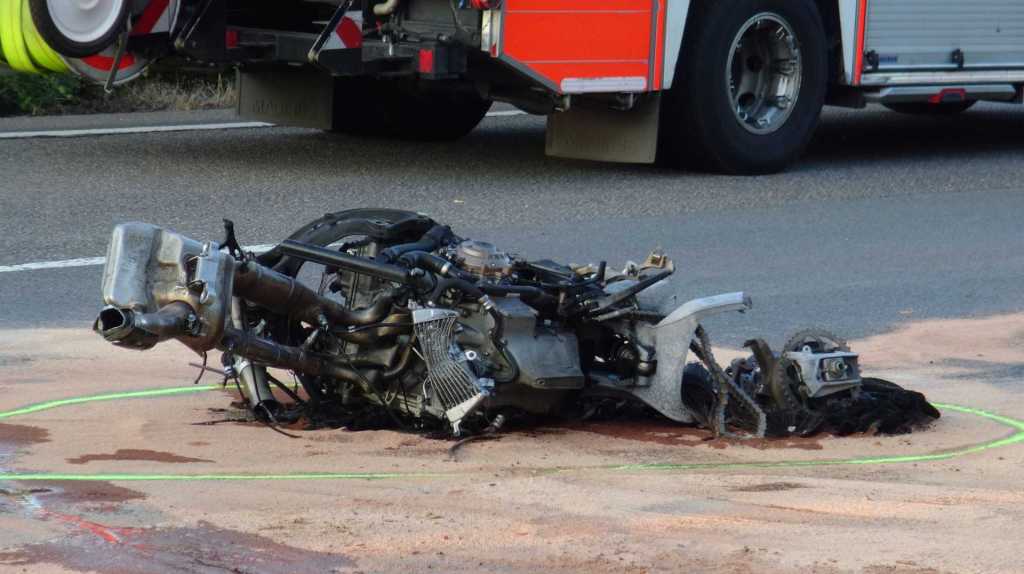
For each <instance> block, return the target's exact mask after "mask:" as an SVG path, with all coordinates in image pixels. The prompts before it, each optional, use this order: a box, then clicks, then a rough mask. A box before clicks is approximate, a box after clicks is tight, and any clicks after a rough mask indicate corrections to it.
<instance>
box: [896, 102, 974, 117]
mask: <svg viewBox="0 0 1024 574" xmlns="http://www.w3.org/2000/svg"><path fill="white" fill-rule="evenodd" d="M976 103H978V101H977V100H964V101H962V102H942V103H939V104H932V103H929V102H901V103H896V104H882V105H883V106H885V107H887V108H889V109H890V110H892V111H894V112H899V113H901V114H910V115H915V116H955V115H957V114H961V113H963V112H966V111H967V110H969V109H971V108H972V107H973V106H974V104H976Z"/></svg>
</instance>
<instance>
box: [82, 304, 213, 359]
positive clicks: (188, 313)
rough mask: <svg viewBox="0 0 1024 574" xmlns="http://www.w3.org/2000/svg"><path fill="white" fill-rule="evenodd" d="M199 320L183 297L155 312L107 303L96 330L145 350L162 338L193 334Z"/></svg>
mask: <svg viewBox="0 0 1024 574" xmlns="http://www.w3.org/2000/svg"><path fill="white" fill-rule="evenodd" d="M196 321H197V318H196V314H195V311H193V310H192V307H189V306H188V304H187V303H183V302H181V301H176V302H174V303H169V304H168V305H166V306H165V307H163V308H162V309H160V310H159V311H154V312H152V313H137V312H135V311H132V310H131V309H119V308H117V307H107V308H105V309H103V310H102V311H100V315H99V317H97V318H96V322H95V323H93V330H95V331H96V332H97V333H99V334H100V335H102V336H103V338H104V339H106V340H107V341H109V342H111V343H113V344H115V345H117V346H119V347H126V348H129V349H138V350H142V351H144V350H146V349H152V348H153V347H155V346H156V344H157V343H159V342H161V341H166V340H167V339H174V338H178V337H185V336H188V335H192V334H193V333H194V332H195V330H196V327H197V326H198V325H197V323H196Z"/></svg>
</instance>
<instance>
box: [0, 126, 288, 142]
mask: <svg viewBox="0 0 1024 574" xmlns="http://www.w3.org/2000/svg"><path fill="white" fill-rule="evenodd" d="M273 125H274V124H268V123H266V122H231V123H221V124H182V125H180V126H136V127H129V128H94V129H82V130H41V131H31V132H0V139H4V140H15V139H33V138H78V137H84V136H109V135H123V134H148V133H158V132H191V131H207V130H239V129H252V128H269V127H272V126H273Z"/></svg>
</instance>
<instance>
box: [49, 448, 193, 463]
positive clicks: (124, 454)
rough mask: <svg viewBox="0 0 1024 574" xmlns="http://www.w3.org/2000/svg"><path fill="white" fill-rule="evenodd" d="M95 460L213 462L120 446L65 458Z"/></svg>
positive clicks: (75, 461)
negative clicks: (96, 452) (113, 449)
mask: <svg viewBox="0 0 1024 574" xmlns="http://www.w3.org/2000/svg"><path fill="white" fill-rule="evenodd" d="M96 460H143V461H147V462H166V463H172V464H187V463H191V462H213V461H212V460H208V459H205V458H192V457H189V456H181V455H179V454H174V453H173V452H164V451H159V450H146V449H137V448H120V449H117V451H115V452H112V453H110V454H83V455H82V456H78V457H75V458H69V459H67V461H68V463H69V464H88V463H90V462H93V461H96Z"/></svg>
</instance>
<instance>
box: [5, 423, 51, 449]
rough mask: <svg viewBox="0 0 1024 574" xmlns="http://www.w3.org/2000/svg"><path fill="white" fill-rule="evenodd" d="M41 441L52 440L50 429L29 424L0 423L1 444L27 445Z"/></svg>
mask: <svg viewBox="0 0 1024 574" xmlns="http://www.w3.org/2000/svg"><path fill="white" fill-rule="evenodd" d="M41 442H50V431H48V430H46V429H44V428H41V427H34V426H29V425H11V424H4V423H0V444H8V445H13V446H25V445H29V444H38V443H41Z"/></svg>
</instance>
